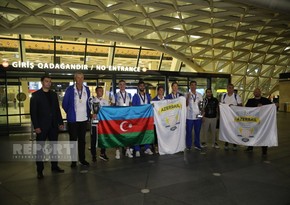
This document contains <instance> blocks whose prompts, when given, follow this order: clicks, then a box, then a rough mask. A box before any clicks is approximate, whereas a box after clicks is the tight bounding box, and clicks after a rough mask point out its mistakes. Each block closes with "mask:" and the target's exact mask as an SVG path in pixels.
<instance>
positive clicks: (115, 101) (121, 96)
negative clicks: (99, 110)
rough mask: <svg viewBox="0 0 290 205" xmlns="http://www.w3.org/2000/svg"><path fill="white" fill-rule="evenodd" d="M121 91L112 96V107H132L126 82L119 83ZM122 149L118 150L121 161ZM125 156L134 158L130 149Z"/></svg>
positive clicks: (118, 157)
mask: <svg viewBox="0 0 290 205" xmlns="http://www.w3.org/2000/svg"><path fill="white" fill-rule="evenodd" d="M118 86H119V89H120V91H119V92H118V93H116V94H115V95H113V96H112V103H111V104H112V106H131V105H132V96H131V94H130V93H128V92H126V82H125V80H120V81H119V84H118ZM120 155H121V154H120V148H119V147H117V148H116V156H115V158H116V159H120V158H121V156H120ZM125 155H126V156H127V157H129V158H133V155H132V153H131V150H130V148H129V147H126V152H125Z"/></svg>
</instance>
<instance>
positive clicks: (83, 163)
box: [80, 160, 90, 167]
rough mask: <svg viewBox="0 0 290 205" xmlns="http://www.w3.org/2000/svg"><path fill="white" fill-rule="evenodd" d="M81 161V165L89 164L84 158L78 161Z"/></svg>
mask: <svg viewBox="0 0 290 205" xmlns="http://www.w3.org/2000/svg"><path fill="white" fill-rule="evenodd" d="M80 163H81V165H83V166H87V167H88V166H90V163H88V162H87V161H86V160H84V161H81V162H80Z"/></svg>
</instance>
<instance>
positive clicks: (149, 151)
mask: <svg viewBox="0 0 290 205" xmlns="http://www.w3.org/2000/svg"><path fill="white" fill-rule="evenodd" d="M144 153H145V154H148V155H152V154H153V152H152V151H151V149H150V148H148V149H146V150H145V152H144Z"/></svg>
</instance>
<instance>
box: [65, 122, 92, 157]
mask: <svg viewBox="0 0 290 205" xmlns="http://www.w3.org/2000/svg"><path fill="white" fill-rule="evenodd" d="M67 126H68V133H69V140H70V141H78V152H79V161H80V162H83V161H85V158H86V155H85V148H86V131H87V121H83V122H68V123H67Z"/></svg>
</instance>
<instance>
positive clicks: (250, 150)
mask: <svg viewBox="0 0 290 205" xmlns="http://www.w3.org/2000/svg"><path fill="white" fill-rule="evenodd" d="M244 152H248V153H251V152H253V149H251V148H249V147H248V148H247V149H245V150H244Z"/></svg>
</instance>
